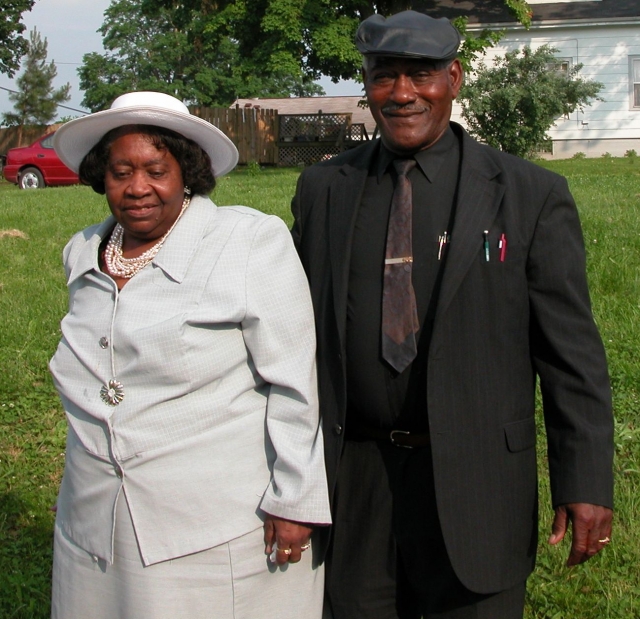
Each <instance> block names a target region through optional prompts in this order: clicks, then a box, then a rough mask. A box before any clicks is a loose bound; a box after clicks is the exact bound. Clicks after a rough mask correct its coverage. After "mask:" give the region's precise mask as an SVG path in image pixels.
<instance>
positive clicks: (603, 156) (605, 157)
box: [600, 152, 613, 159]
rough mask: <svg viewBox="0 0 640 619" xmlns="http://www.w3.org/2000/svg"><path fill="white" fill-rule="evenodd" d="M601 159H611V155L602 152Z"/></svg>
mask: <svg viewBox="0 0 640 619" xmlns="http://www.w3.org/2000/svg"><path fill="white" fill-rule="evenodd" d="M600 156H601V157H602V158H603V159H613V155H612V154H611V153H609V152H607V153H602V155H600Z"/></svg>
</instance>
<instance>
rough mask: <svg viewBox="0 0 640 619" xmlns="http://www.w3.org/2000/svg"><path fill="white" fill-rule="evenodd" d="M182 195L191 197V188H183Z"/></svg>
mask: <svg viewBox="0 0 640 619" xmlns="http://www.w3.org/2000/svg"><path fill="white" fill-rule="evenodd" d="M184 195H185V196H190V195H191V187H185V188H184Z"/></svg>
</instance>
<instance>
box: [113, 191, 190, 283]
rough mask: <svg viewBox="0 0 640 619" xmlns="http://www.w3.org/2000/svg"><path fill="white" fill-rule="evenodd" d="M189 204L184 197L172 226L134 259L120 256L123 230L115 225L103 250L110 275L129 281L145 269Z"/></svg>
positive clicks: (188, 197) (187, 199)
mask: <svg viewBox="0 0 640 619" xmlns="http://www.w3.org/2000/svg"><path fill="white" fill-rule="evenodd" d="M190 202H191V196H189V195H186V196H185V197H184V201H183V202H182V209H181V210H180V214H179V215H178V217H176V220H175V221H174V222H173V225H172V226H171V228H169V230H167V232H166V233H165V234H164V235H163V236H162V237H161V238H160V240H159V241H158V242H157V243H156V244H155V245H154V246H153V247H150V248H149V249H147V251H145V252H144V253H143V254H140V255H139V256H136V257H135V258H125V257H124V256H123V255H122V241H123V238H124V229H123V227H122V226H121V225H120V224H116V226H115V228H114V229H113V232H112V233H111V237H110V238H109V242H108V243H107V246H106V248H105V250H104V261H105V263H106V265H107V269H108V271H109V273H111V275H115V276H116V277H124V278H125V279H131V278H132V277H133V276H134V275H136V274H137V273H139V272H140V271H141V270H142V269H144V267H146V266H147V265H148V264H149V263H150V262H151V261H152V260H153V259H154V258H155V257H156V255H157V253H158V252H159V251H160V248H161V247H162V245H163V243H164V242H165V239H166V238H167V237H168V236H169V234H170V233H171V231H172V230H173V229H174V228H175V226H176V224H177V223H178V221H179V220H180V217H182V214H183V213H184V212H185V211H186V210H187V207H188V206H189V204H190Z"/></svg>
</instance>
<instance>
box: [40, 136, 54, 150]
mask: <svg viewBox="0 0 640 619" xmlns="http://www.w3.org/2000/svg"><path fill="white" fill-rule="evenodd" d="M40 145H41V146H42V148H53V133H52V134H51V135H48V136H47V137H46V138H44V140H41V141H40Z"/></svg>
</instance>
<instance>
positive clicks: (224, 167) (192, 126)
mask: <svg viewBox="0 0 640 619" xmlns="http://www.w3.org/2000/svg"><path fill="white" fill-rule="evenodd" d="M126 125H152V126H157V127H163V128H165V129H171V130H172V131H175V132H176V133H179V134H180V135H183V136H184V137H186V138H189V139H190V140H193V141H194V142H195V143H196V144H198V146H200V147H201V148H202V150H204V151H205V152H206V153H207V154H208V155H209V158H210V159H211V169H212V171H213V174H214V176H216V177H219V176H223V175H225V174H227V173H228V172H230V171H231V170H233V168H235V167H236V164H237V163H238V149H237V148H236V147H235V145H234V143H233V142H232V141H231V140H230V139H229V138H228V137H227V136H226V135H225V134H224V133H222V131H220V129H218V128H217V127H215V126H214V125H212V124H211V123H209V122H207V121H206V120H203V119H202V118H199V117H198V116H193V115H192V114H184V113H182V112H178V111H175V110H167V109H164V108H158V107H153V106H139V107H138V106H136V107H130V108H118V109H113V110H104V111H102V112H96V113H95V114H90V115H89V116H84V117H83V118H77V119H75V120H72V121H70V122H68V123H66V124H65V125H62V127H60V129H58V130H57V131H56V133H55V136H54V139H53V148H54V149H55V151H56V153H58V156H59V157H60V159H61V160H62V162H63V163H64V164H65V165H66V166H67V167H68V168H70V169H71V170H73V171H74V172H78V170H79V168H80V163H81V162H82V160H83V159H84V158H85V156H86V155H87V154H88V153H89V151H90V150H91V149H92V148H93V147H94V146H95V145H96V144H97V143H98V142H99V141H100V140H101V139H102V137H103V136H104V135H105V134H106V133H108V132H109V131H111V130H112V129H117V128H118V127H124V126H126Z"/></svg>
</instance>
